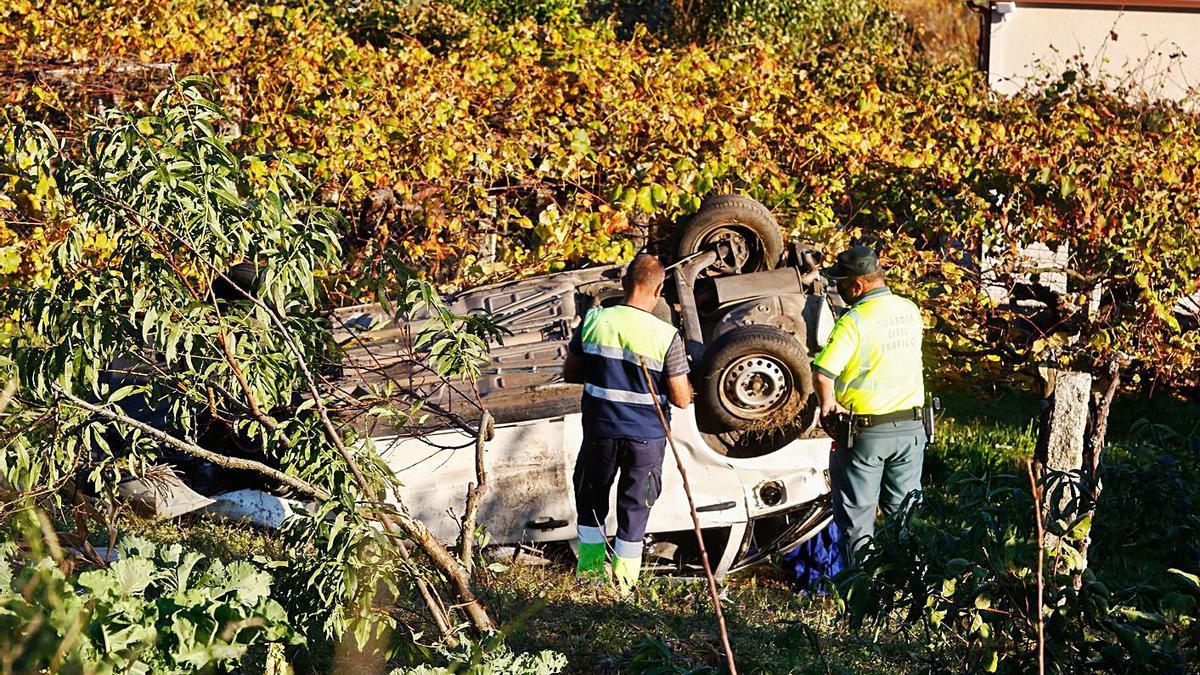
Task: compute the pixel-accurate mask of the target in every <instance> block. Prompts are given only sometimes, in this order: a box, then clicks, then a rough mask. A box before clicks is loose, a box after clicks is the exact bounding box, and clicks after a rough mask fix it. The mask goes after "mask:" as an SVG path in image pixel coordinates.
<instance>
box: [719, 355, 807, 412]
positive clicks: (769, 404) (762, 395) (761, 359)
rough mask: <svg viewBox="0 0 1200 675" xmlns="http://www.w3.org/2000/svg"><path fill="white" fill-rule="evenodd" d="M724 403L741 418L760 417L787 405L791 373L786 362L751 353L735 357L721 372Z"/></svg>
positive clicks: (790, 388)
mask: <svg viewBox="0 0 1200 675" xmlns="http://www.w3.org/2000/svg"><path fill="white" fill-rule="evenodd" d="M720 385H721V387H720V393H721V404H722V405H724V406H725V409H726V410H728V411H729V412H731V413H733V414H734V415H736V416H737V417H740V418H742V419H761V418H763V417H766V416H767V415H770V414H771V413H773V412H775V411H776V410H778V409H779V408H780V407H781V406H782V405H783V404H785V403H786V402H787V400H788V398H789V397H790V396H791V392H792V374H791V371H789V370H788V368H787V366H786V365H784V363H783V362H781V361H779V360H778V359H775V358H773V357H770V356H765V355H762V354H752V355H749V356H743V357H741V358H739V359H736V360H735V361H733V362H732V363H730V364H729V365H728V366H726V367H725V368H724V370H722V371H721V376H720Z"/></svg>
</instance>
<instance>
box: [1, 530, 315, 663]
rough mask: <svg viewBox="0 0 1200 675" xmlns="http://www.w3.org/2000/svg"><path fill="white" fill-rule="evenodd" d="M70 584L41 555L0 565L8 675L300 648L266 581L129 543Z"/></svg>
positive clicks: (239, 569) (230, 659)
mask: <svg viewBox="0 0 1200 675" xmlns="http://www.w3.org/2000/svg"><path fill="white" fill-rule="evenodd" d="M117 556H118V560H116V562H113V563H112V564H111V565H109V566H108V567H105V568H101V569H97V570H92V571H88V572H83V573H81V574H79V575H78V576H76V577H73V578H71V577H68V576H66V575H64V574H63V572H62V571H61V570H60V569H59V567H58V566H57V565H56V564H55V562H54V561H53V560H51V559H49V558H45V559H42V560H41V561H39V562H36V563H33V564H29V565H26V566H24V567H22V568H21V569H20V570H19V571H18V572H17V573H16V575H15V576H14V575H12V574H11V567H9V565H8V563H7V562H5V564H4V565H3V566H0V653H3V654H4V655H5V657H4V661H5V665H6V666H7V668H8V669H10V670H11V671H12V672H22V673H27V672H35V671H39V670H41V669H43V668H45V669H49V670H51V671H53V672H63V673H88V674H89V675H90V674H93V673H112V672H147V673H164V674H166V673H192V672H196V671H198V670H202V669H204V668H208V667H213V666H233V665H236V663H237V662H238V659H240V658H241V656H242V655H243V654H244V653H245V652H246V650H247V648H248V647H249V646H251V645H255V644H264V643H298V642H299V641H300V640H299V638H298V637H297V636H296V634H295V633H294V631H293V630H292V628H291V627H290V626H289V625H288V617H287V614H286V613H285V612H284V610H283V608H282V607H281V606H280V605H279V603H278V602H276V601H275V600H272V599H271V598H270V594H271V583H272V579H271V575H270V574H269V573H268V572H267V571H265V570H264V569H263V568H262V567H261V566H259V565H255V564H252V563H249V562H234V563H230V564H228V565H226V564H224V563H222V562H220V561H218V560H211V559H208V558H205V557H204V556H201V555H200V554H198V553H194V552H191V551H185V550H184V549H183V548H182V547H180V546H178V545H172V546H164V547H158V546H155V545H154V544H151V543H150V542H148V541H146V540H143V539H139V538H137V537H128V538H126V539H124V540H123V541H122V542H121V543H120V545H119V546H118V547H117Z"/></svg>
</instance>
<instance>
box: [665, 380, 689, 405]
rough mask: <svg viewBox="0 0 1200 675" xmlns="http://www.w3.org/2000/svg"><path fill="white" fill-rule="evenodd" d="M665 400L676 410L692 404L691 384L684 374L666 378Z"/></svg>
mask: <svg viewBox="0 0 1200 675" xmlns="http://www.w3.org/2000/svg"><path fill="white" fill-rule="evenodd" d="M667 400H668V401H670V402H671V405H673V406H675V407H676V408H686V407H688V406H689V405H691V404H692V383H691V382H688V378H687V374H686V373H685V374H683V375H675V376H673V377H669V378H667Z"/></svg>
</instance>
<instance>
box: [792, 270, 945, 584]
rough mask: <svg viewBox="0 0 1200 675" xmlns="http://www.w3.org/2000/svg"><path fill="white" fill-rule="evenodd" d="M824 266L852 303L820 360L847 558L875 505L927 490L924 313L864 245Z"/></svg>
mask: <svg viewBox="0 0 1200 675" xmlns="http://www.w3.org/2000/svg"><path fill="white" fill-rule="evenodd" d="M825 276H826V277H828V278H829V279H831V280H834V281H835V282H836V283H837V290H838V294H839V295H841V297H842V299H843V300H845V301H846V304H847V305H849V309H848V310H847V311H846V313H845V314H843V315H842V316H841V317H840V318H839V319H838V320H837V323H836V324H834V327H833V332H832V333H831V334H830V336H829V342H828V343H827V344H826V345H825V348H824V349H823V350H821V353H820V354H818V355H817V358H816V359H814V360H813V370H814V371H815V375H816V389H817V396H818V398H819V399H820V402H821V420H822V422H823V424H824V425H825V428H826V430H827V431H830V435H832V436H833V437H834V449H833V451H832V452H831V453H830V456H829V476H830V479H831V482H832V487H833V505H834V509H833V513H834V519H835V521H836V522H837V524H838V527H840V528H841V531H842V536H843V543H842V546H843V548H842V550H843V552H844V553H845V554H846V555H847V557H846V560H847V562H851V563H852V562H853V559H852V557H851V556H852V555H853V552H854V551H856V550H858V549H859V548H860V547H861V546H862V544H863V543H864V542H865V541H866V538H868V537H870V536H872V535H874V533H875V509H876V507H879V508H881V509H882V510H883V512H884V514H885V515H887V514H891V513H894V512H895V511H896V510H898V509H899V508H900V506H901V504H902V503H903V501H904V499H905V497H907V496H908V495H909V494H910V493H912V492H913V491H917V496H918V497H919V495H920V489H921V464H922V462H923V460H924V456H925V445H926V442H927V436H926V431H925V425H924V422H923V420H924V406H925V385H924V381H923V379H922V372H921V331H922V323H921V313H920V310H918V309H917V306H916V305H915V304H913V303H912V301H910V300H907V299H905V298H902V297H900V296H898V295H894V294H893V293H892V291H891V290H890V289H889V288H888V287H887V284H886V283H885V282H884V279H883V272H882V271H881V270H880V269H879V259H878V257H877V256H876V254H875V251H874V250H872V249H871V248H869V247H867V246H854V247H852V248H851V249H850V250H848V251H845V252H844V253H841V254H840V255H838V257H837V264H836V265H834V266H833V267H832V268H831V269H829V270H827V271H826V273H825Z"/></svg>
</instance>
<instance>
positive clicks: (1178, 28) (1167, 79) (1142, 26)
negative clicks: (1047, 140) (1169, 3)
mask: <svg viewBox="0 0 1200 675" xmlns="http://www.w3.org/2000/svg"><path fill="white" fill-rule="evenodd" d="M993 7H994V8H993V11H992V14H991V23H990V26H989V28H990V36H989V37H990V46H989V53H988V81H989V84H991V86H992V88H993V89H995V90H997V91H999V92H1001V93H1005V94H1013V93H1016V92H1018V91H1020V90H1021V89H1022V88H1024V87H1025V86H1026V84H1028V83H1029V81H1030V78H1031V77H1032V78H1035V79H1036V78H1042V79H1044V78H1045V77H1046V76H1048V75H1050V76H1053V75H1058V74H1061V73H1062V72H1064V71H1066V70H1070V69H1074V70H1079V69H1080V66H1081V65H1084V64H1086V65H1087V66H1088V68H1089V71H1090V72H1091V73H1092V74H1095V75H1100V76H1102V77H1104V78H1105V79H1106V80H1107V81H1109V82H1110V83H1112V84H1125V83H1130V84H1133V85H1135V86H1137V88H1138V89H1140V90H1141V91H1142V92H1144V93H1146V94H1147V95H1149V96H1151V97H1163V98H1169V99H1175V100H1179V99H1183V98H1189V103H1192V102H1194V101H1196V100H1200V10H1197V11H1183V10H1144V9H1125V10H1121V9H1119V8H1116V7H1114V8H1082V7H1030V6H1027V5H1022V4H1021V3H1020V2H1017V3H1016V11H1014V12H1012V13H1010V14H1007V15H1006V16H1007V19H1005V20H1001V14H1000V13H999V12H997V11H996V10H995V6H993Z"/></svg>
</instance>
